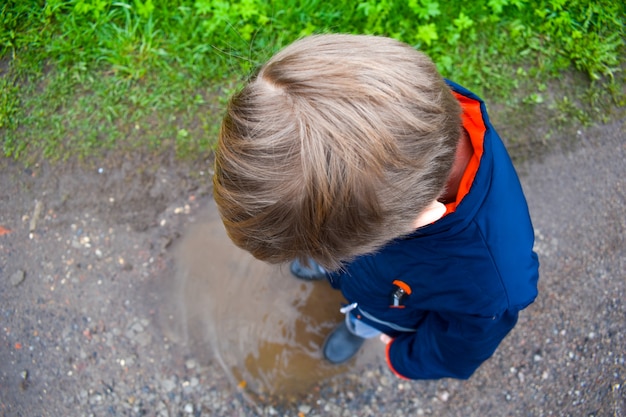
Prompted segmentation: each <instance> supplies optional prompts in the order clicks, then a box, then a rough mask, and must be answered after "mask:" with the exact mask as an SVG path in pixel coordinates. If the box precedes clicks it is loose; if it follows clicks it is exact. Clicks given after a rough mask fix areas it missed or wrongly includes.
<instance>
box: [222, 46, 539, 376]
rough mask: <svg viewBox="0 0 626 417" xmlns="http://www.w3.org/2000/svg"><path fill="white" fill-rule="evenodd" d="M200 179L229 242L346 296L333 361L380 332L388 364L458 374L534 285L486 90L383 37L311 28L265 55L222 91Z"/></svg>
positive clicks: (522, 214) (330, 349)
mask: <svg viewBox="0 0 626 417" xmlns="http://www.w3.org/2000/svg"><path fill="white" fill-rule="evenodd" d="M213 181H214V196H215V201H216V202H217V205H218V207H219V210H220V214H221V216H222V219H223V221H224V225H225V228H226V230H227V232H228V234H229V236H230V237H231V239H232V240H233V241H234V242H235V244H237V245H238V246H240V247H241V248H244V249H246V250H248V251H249V252H251V253H252V254H253V255H254V256H255V257H257V258H258V259H261V260H266V261H269V262H274V263H278V262H283V261H289V260H293V259H296V261H295V262H294V263H293V264H292V271H293V272H294V273H295V274H296V275H298V276H300V277H302V278H310V279H317V278H323V277H326V278H328V279H329V280H330V282H331V284H332V285H333V286H334V287H335V288H338V289H340V290H341V291H342V293H343V295H344V296H345V298H346V299H347V300H348V302H349V305H348V306H346V307H345V308H344V309H342V311H344V312H345V313H346V321H345V323H342V324H341V325H340V326H339V327H338V328H337V329H336V330H335V331H334V332H333V333H331V335H330V336H329V337H328V339H327V341H326V343H325V345H324V348H323V350H324V355H325V357H326V358H327V359H328V360H330V361H331V362H334V363H341V362H344V361H346V360H348V359H349V358H351V357H352V355H354V353H356V351H357V350H358V349H359V347H360V346H361V343H362V340H363V337H369V336H373V335H376V334H378V333H379V332H382V333H384V335H386V336H385V337H383V338H382V339H383V340H384V341H386V342H388V343H387V359H388V363H389V366H390V368H391V369H392V370H393V371H394V372H395V373H396V374H397V375H398V376H400V377H404V378H410V379H434V378H442V377H455V378H468V377H469V376H470V375H471V374H472V373H473V372H474V371H475V370H476V369H477V368H478V366H479V365H480V364H481V363H482V362H483V361H485V360H486V359H487V358H489V357H490V356H491V355H492V354H493V352H494V350H495V349H496V347H497V346H498V344H499V343H500V342H501V341H502V339H503V338H504V337H505V336H506V335H507V333H508V332H509V331H510V330H511V329H512V328H513V326H514V325H515V323H516V321H517V317H518V312H519V311H520V310H522V309H523V308H525V307H526V306H528V305H529V304H530V303H532V302H533V301H534V299H535V297H536V294H537V289H536V284H537V279H538V261H537V257H536V255H535V254H534V253H533V251H532V247H533V229H532V225H531V221H530V217H529V214H528V209H527V205H526V201H525V198H524V196H523V193H522V189H521V186H520V184H519V180H518V178H517V175H516V173H515V170H514V168H513V165H512V164H511V161H510V159H509V157H508V155H507V153H506V150H505V149H504V146H503V145H502V143H501V141H500V139H499V138H498V136H497V134H496V132H495V131H494V130H493V128H492V127H491V125H490V123H489V120H488V118H487V114H486V110H485V106H484V104H483V103H482V101H480V99H478V97H476V96H475V95H473V94H472V93H470V92H469V91H467V90H465V89H464V88H462V87H460V86H458V85H456V84H453V83H451V82H450V83H446V81H444V80H443V79H442V77H441V76H440V75H439V73H438V72H437V70H436V68H435V66H434V64H433V63H432V62H431V61H430V59H429V58H428V57H426V56H425V55H423V54H421V53H419V52H417V51H415V50H414V49H412V48H411V47H409V46H408V45H405V44H402V43H400V42H397V41H395V40H392V39H388V38H383V37H373V36H358V35H318V36H311V37H308V38H304V39H301V40H299V41H297V42H295V43H293V44H292V45H290V46H288V47H287V48H285V49H284V50H282V51H281V52H279V53H278V54H277V55H275V56H274V57H273V58H271V59H270V60H269V62H267V63H266V64H265V65H264V66H263V67H262V68H261V69H260V71H259V73H258V74H257V75H256V76H255V77H254V78H252V79H251V80H250V81H249V83H248V84H247V85H246V86H245V87H244V88H243V90H242V91H241V92H239V93H238V94H236V95H235V96H234V97H233V98H232V99H231V101H230V103H229V106H228V110H227V114H226V116H225V118H224V121H223V124H222V128H221V131H220V136H219V144H218V148H217V151H216V166H215V176H214V180H213ZM309 259H310V260H311V261H310V262H309V261H307V260H309ZM327 271H328V272H327Z"/></svg>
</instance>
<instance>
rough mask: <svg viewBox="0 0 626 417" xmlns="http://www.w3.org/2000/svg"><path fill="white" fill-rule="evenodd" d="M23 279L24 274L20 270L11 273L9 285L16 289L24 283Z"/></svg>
mask: <svg viewBox="0 0 626 417" xmlns="http://www.w3.org/2000/svg"><path fill="white" fill-rule="evenodd" d="M24 278H26V273H25V272H24V271H22V270H21V269H18V270H17V271H15V272H14V273H13V275H11V278H10V280H11V285H13V286H14V287H17V286H18V285H20V284H21V283H22V282H23V281H24Z"/></svg>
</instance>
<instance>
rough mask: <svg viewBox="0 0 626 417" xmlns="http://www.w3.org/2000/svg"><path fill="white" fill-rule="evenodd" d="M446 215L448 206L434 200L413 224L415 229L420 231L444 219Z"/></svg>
mask: <svg viewBox="0 0 626 417" xmlns="http://www.w3.org/2000/svg"><path fill="white" fill-rule="evenodd" d="M444 214H446V206H445V205H444V204H443V203H441V202H439V201H437V200H434V201H433V202H432V203H430V204H429V205H428V206H427V207H426V208H425V209H424V210H422V212H421V213H420V214H419V216H417V218H416V219H415V221H414V222H413V227H414V228H415V229H418V228H420V227H422V226H426V225H428V224H431V223H434V222H436V221H437V220H439V219H440V218H442V217H443V215H444Z"/></svg>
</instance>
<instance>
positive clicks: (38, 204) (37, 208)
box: [28, 201, 43, 232]
mask: <svg viewBox="0 0 626 417" xmlns="http://www.w3.org/2000/svg"><path fill="white" fill-rule="evenodd" d="M42 211H43V203H42V202H41V201H36V202H35V211H34V213H33V217H32V218H31V219H30V224H29V225H28V231H29V232H34V231H35V229H36V228H37V222H38V221H39V216H41V212H42Z"/></svg>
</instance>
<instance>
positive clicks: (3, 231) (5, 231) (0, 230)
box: [0, 226, 11, 236]
mask: <svg viewBox="0 0 626 417" xmlns="http://www.w3.org/2000/svg"><path fill="white" fill-rule="evenodd" d="M9 233H11V229H7V228H6V227H4V226H0V236H4V235H8V234H9Z"/></svg>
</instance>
